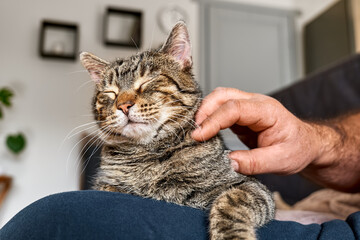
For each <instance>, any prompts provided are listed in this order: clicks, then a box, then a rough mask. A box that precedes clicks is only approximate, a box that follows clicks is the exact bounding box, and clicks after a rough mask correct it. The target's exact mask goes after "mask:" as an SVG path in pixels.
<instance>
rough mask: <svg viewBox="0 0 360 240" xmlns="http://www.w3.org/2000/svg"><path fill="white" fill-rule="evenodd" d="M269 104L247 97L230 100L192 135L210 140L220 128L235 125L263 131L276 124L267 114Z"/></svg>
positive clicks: (195, 137)
mask: <svg viewBox="0 0 360 240" xmlns="http://www.w3.org/2000/svg"><path fill="white" fill-rule="evenodd" d="M268 110H269V109H268V106H267V105H266V104H265V105H264V104H262V103H261V102H259V101H252V100H246V99H238V100H233V99H231V100H228V101H227V102H226V103H224V104H222V105H221V106H220V107H219V108H218V109H216V110H215V111H214V112H213V113H212V114H211V115H210V116H209V117H208V118H206V119H205V120H204V121H203V122H202V123H201V126H200V128H197V129H196V130H195V131H194V132H193V134H192V136H193V138H194V139H195V140H197V141H204V140H208V139H210V138H211V137H213V136H215V135H216V134H217V133H218V132H219V131H220V130H222V129H225V128H228V127H231V126H233V125H234V124H237V125H240V126H248V127H249V128H250V129H251V130H253V131H255V132H258V131H263V130H265V129H267V128H269V127H271V126H272V125H273V124H274V122H275V121H274V119H273V118H271V117H270V116H269V114H265V112H266V111H268Z"/></svg>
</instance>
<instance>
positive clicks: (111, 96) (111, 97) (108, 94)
mask: <svg viewBox="0 0 360 240" xmlns="http://www.w3.org/2000/svg"><path fill="white" fill-rule="evenodd" d="M103 93H104V94H105V95H106V96H107V97H109V98H110V99H112V100H115V98H116V93H115V92H114V91H105V92H103Z"/></svg>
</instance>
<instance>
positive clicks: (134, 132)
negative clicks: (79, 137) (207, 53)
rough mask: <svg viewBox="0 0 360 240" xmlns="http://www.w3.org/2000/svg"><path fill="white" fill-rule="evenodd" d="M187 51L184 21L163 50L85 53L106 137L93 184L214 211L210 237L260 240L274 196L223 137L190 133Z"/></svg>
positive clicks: (194, 95) (196, 100)
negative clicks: (236, 161) (240, 164)
mask: <svg viewBox="0 0 360 240" xmlns="http://www.w3.org/2000/svg"><path fill="white" fill-rule="evenodd" d="M190 51H191V48H190V41H189V35H188V31H187V28H186V25H185V24H184V23H183V22H179V23H177V24H176V25H175V26H174V28H173V29H172V31H171V33H170V35H169V37H168V39H167V40H166V42H165V44H164V45H163V47H162V48H161V49H160V50H150V51H145V52H141V53H138V54H136V55H134V56H131V57H128V58H125V59H117V60H115V61H113V62H107V61H105V60H102V59H100V58H98V57H96V56H94V55H92V54H90V53H86V52H83V53H81V55H80V59H81V62H82V64H83V66H84V67H85V68H86V69H87V70H88V71H89V73H90V76H91V78H92V79H93V80H94V81H95V83H96V90H95V97H94V100H93V110H94V114H95V119H96V120H97V122H98V125H99V127H100V130H101V137H102V139H103V140H104V141H105V143H104V146H103V149H102V159H101V164H100V169H99V173H98V175H97V177H96V180H95V189H97V190H105V191H112V192H121V193H128V194H134V195H139V196H142V197H146V198H147V197H149V198H154V199H158V200H165V201H168V202H173V203H177V204H181V205H186V206H190V207H194V208H200V209H205V210H210V238H211V239H256V235H255V228H256V227H259V226H262V225H263V224H265V223H266V222H268V221H269V220H271V219H272V218H273V216H274V202H273V199H272V195H271V193H270V192H269V191H268V190H267V189H266V187H265V186H263V185H262V184H260V183H259V182H258V181H257V180H255V179H254V178H252V177H247V176H244V175H241V174H238V173H236V172H235V171H234V170H233V169H232V167H231V165H230V160H229V158H228V154H229V151H227V150H225V149H224V146H223V143H222V141H221V139H220V138H219V137H218V136H217V137H214V138H212V139H211V140H209V141H206V142H202V143H199V142H196V141H194V140H193V139H192V138H191V132H192V131H193V130H194V128H195V122H194V120H193V119H194V115H195V112H196V111H197V109H198V107H199V105H200V102H201V92H200V90H199V86H198V84H197V82H196V81H195V80H194V78H193V75H192V72H191V68H192V58H191V52H190Z"/></svg>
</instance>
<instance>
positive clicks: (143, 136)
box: [121, 122, 154, 143]
mask: <svg viewBox="0 0 360 240" xmlns="http://www.w3.org/2000/svg"><path fill="white" fill-rule="evenodd" d="M153 131H154V128H153V127H152V126H151V125H150V124H149V123H140V122H129V123H128V124H126V125H125V126H124V127H123V129H122V131H121V135H122V136H124V137H127V138H130V139H132V140H135V141H138V142H140V143H148V142H149V141H151V139H152V133H153Z"/></svg>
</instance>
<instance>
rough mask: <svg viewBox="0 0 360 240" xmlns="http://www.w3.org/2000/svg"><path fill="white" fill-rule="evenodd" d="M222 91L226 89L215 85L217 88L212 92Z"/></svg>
mask: <svg viewBox="0 0 360 240" xmlns="http://www.w3.org/2000/svg"><path fill="white" fill-rule="evenodd" d="M224 91H226V88H225V87H217V88H215V89H214V91H213V92H224Z"/></svg>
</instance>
